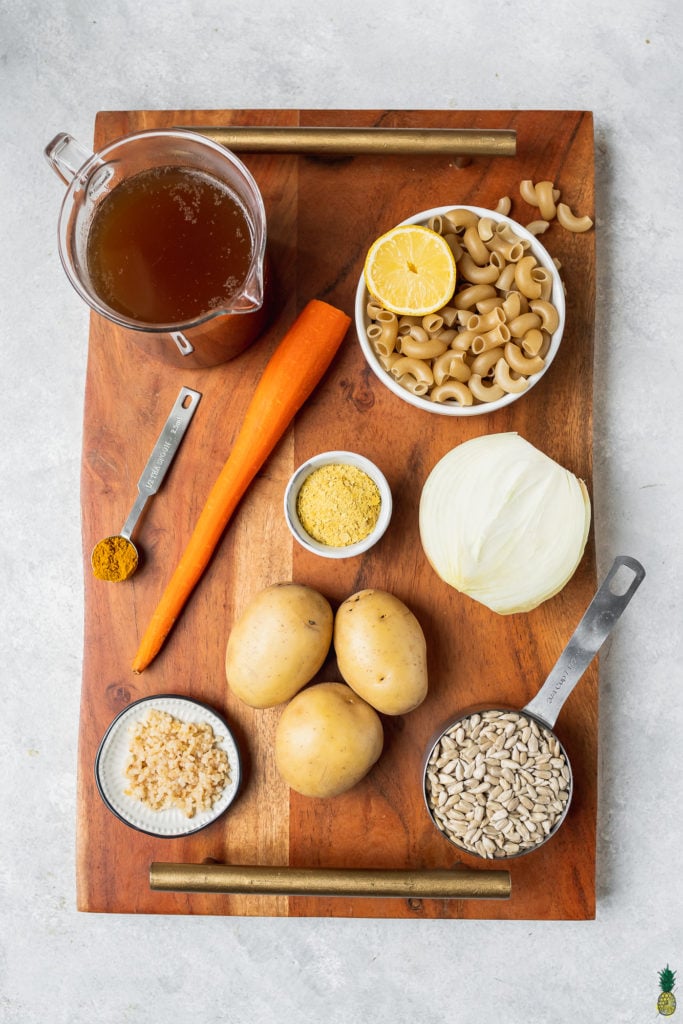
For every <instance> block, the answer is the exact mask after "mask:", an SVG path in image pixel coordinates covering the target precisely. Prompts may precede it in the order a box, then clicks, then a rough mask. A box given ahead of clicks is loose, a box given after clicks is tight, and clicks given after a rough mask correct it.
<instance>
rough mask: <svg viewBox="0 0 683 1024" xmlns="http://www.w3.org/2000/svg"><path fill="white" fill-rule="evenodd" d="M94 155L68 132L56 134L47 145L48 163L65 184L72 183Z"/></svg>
mask: <svg viewBox="0 0 683 1024" xmlns="http://www.w3.org/2000/svg"><path fill="white" fill-rule="evenodd" d="M93 155H94V154H93V153H91V151H90V150H89V149H86V148H85V146H82V145H81V144H80V142H77V141H76V139H74V137H73V136H72V135H69V134H68V133H67V132H60V133H59V135H55V137H54V139H53V140H52V142H51V143H50V144H49V145H48V146H46V147H45V156H46V157H47V161H48V163H49V164H50V166H51V167H52V170H53V171H54V172H55V174H56V175H58V177H60V178H61V179H62V181H63V182H64V184H65V185H70V184H71V182H72V181H73V179H74V178H75V177H76V174H77V173H78V171H79V170H80V168H81V167H83V165H84V164H85V163H87V162H88V160H90V159H92V157H93Z"/></svg>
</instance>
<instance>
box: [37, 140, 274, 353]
mask: <svg viewBox="0 0 683 1024" xmlns="http://www.w3.org/2000/svg"><path fill="white" fill-rule="evenodd" d="M45 156H46V157H47V160H48V162H49V163H50V165H51V167H52V168H53V170H54V171H55V173H56V174H57V175H58V176H59V177H60V178H61V179H62V181H63V182H64V183H65V184H66V185H67V186H68V187H67V192H66V195H65V197H64V200H63V202H62V207H61V212H60V217H59V227H58V239H59V254H60V258H61V261H62V265H63V266H64V269H65V271H66V274H67V276H68V278H69V280H70V282H71V284H72V285H73V287H74V288H75V289H76V291H77V292H78V294H79V295H80V296H81V298H82V299H83V300H84V301H85V302H87V303H88V305H89V306H90V307H91V308H92V309H94V310H95V311H96V312H97V313H99V314H100V315H101V316H104V317H106V318H107V319H108V320H110V321H112V322H113V323H115V324H117V325H118V326H119V327H120V328H121V329H122V330H123V331H124V332H125V334H126V336H127V337H128V338H129V340H131V341H132V342H134V343H135V344H136V345H138V346H139V348H141V349H142V350H143V351H145V352H147V353H148V354H149V355H151V356H153V357H155V358H157V359H160V360H162V361H163V362H166V363H171V364H173V365H175V366H180V367H182V368H198V367H206V366H214V365H217V364H219V363H223V362H226V361H227V360H229V359H232V358H234V357H235V356H236V355H239V353H240V352H242V351H244V349H245V348H247V347H248V346H249V345H250V344H251V343H252V342H253V341H255V340H256V338H257V337H258V336H259V335H260V334H261V333H262V332H263V330H264V329H265V327H266V325H267V322H268V318H269V312H270V310H269V304H268V302H267V301H266V300H267V289H266V281H265V274H264V259H265V252H266V214H265V208H264V205H263V199H262V197H261V193H260V191H259V188H258V186H257V184H256V182H255V180H254V178H253V177H252V175H251V173H250V172H249V171H248V169H247V168H246V167H245V166H244V164H243V163H242V162H241V161H240V160H238V159H237V157H235V156H234V155H233V154H232V153H230V152H229V151H228V150H226V149H224V148H223V147H222V146H219V145H218V144H217V143H214V142H212V141H211V140H210V139H207V138H204V137H203V136H201V135H198V134H196V133H194V132H190V131H186V130H183V129H173V130H152V131H143V132H137V133H135V134H133V135H128V136H126V137H124V138H121V139H118V140H116V141H115V142H112V143H110V144H109V145H108V146H105V147H104V148H103V149H101V150H100V151H99V152H98V153H92V152H90V151H89V150H88V149H86V148H85V147H84V146H82V145H81V144H80V143H79V142H77V141H76V140H75V139H74V138H73V137H72V136H70V135H68V134H67V133H65V132H61V133H60V134H59V135H57V136H56V137H55V138H54V139H53V140H52V142H50V144H49V145H48V146H47V147H46V149H45ZM171 171H172V172H175V173H176V174H181V175H185V181H184V184H187V182H188V181H194V183H195V184H197V183H199V182H200V181H201V182H204V183H207V182H208V183H211V185H212V186H216V188H217V189H218V191H219V192H220V193H221V194H223V193H224V195H225V197H226V199H227V196H230V198H231V201H234V203H235V204H236V206H237V208H238V210H240V211H241V213H242V214H243V218H244V221H245V222H246V225H247V227H248V232H249V234H250V239H249V243H250V253H249V257H248V266H246V268H245V269H243V271H242V273H241V276H240V277H239V279H237V280H234V281H233V280H229V281H226V283H225V289H224V291H225V294H221V295H220V296H216V298H215V300H212V301H211V303H210V304H209V305H208V307H207V308H202V309H199V310H196V311H193V313H192V315H190V316H189V317H187V318H182V319H180V320H176V319H174V318H171V319H170V320H169V319H166V320H163V322H161V321H158V320H155V321H154V322H150V320H149V319H148V318H143V319H136V317H135V315H133V314H129V313H126V312H122V309H121V308H114V307H113V306H112V305H111V304H110V301H108V300H107V299H104V298H103V297H102V294H101V291H102V289H101V288H100V290H99V291H98V289H97V288H96V287H95V283H94V280H93V270H92V261H91V260H90V259H89V254H88V246H89V241H90V239H91V232H92V228H93V223H94V222H95V220H96V217H97V215H98V213H99V212H100V211H101V210H102V206H103V204H104V203H106V202H107V200H109V199H110V197H111V196H112V195H113V194H114V192H115V190H116V189H117V188H119V186H121V185H125V186H126V190H128V189H131V188H133V187H134V186H135V182H136V181H141V180H142V177H141V176H145V175H147V176H150V175H157V176H159V174H164V173H169V172H171ZM192 176H194V177H192ZM145 180H151V179H145ZM123 194H124V193H123V192H118V193H117V201H119V197H121V196H122V195H123ZM154 202H158V196H157V197H155V199H154ZM196 208H197V207H196ZM109 209H111V205H110V206H109ZM209 216H210V213H209V212H207V209H206V208H204V207H202V208H201V209H200V213H199V217H200V218H201V220H200V222H199V224H198V226H197V230H206V232H207V233H208V235H210V233H211V231H212V230H213V228H212V226H211V225H210V224H209V223H208V218H209ZM160 223H161V224H162V225H163V223H164V221H161V222H160ZM141 230H144V229H142V228H141ZM178 237H179V236H178ZM143 241H144V242H145V244H147V245H148V244H149V237H147V238H146V239H144V240H143V239H141V244H142V242H143ZM176 242H177V239H176ZM212 244H213V243H212ZM172 245H173V242H171V248H170V251H171V253H172V256H173V258H177V259H178V260H182V259H183V258H184V253H183V249H182V245H181V244H180V243H179V242H177V249H173V248H172ZM132 250H134V251H132ZM112 252H113V250H112ZM133 257H134V258H135V259H136V260H138V261H140V263H139V266H140V272H139V275H138V276H139V281H140V282H142V281H143V280H144V281H146V280H147V279H148V278H149V281H150V287H153V284H152V283H151V282H152V280H153V277H152V270H153V268H152V266H151V262H150V260H151V257H148V263H147V264H145V262H144V257H143V256H142V255H141V253H140V252H139V251H138V247H137V246H136V245H135V244H133V246H128V248H126V249H125V250H122V252H121V253H118V252H117V253H116V259H119V260H122V259H124V258H125V259H126V260H127V259H129V258H133ZM164 258H165V259H166V258H168V255H165V256H164ZM120 266H122V263H120ZM116 272H117V271H116V270H115V271H114V273H116ZM121 272H122V271H121V270H120V269H119V271H118V273H121Z"/></svg>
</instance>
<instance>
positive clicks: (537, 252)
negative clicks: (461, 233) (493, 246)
mask: <svg viewBox="0 0 683 1024" xmlns="http://www.w3.org/2000/svg"><path fill="white" fill-rule="evenodd" d="M455 209H459V210H470V211H472V213H475V214H477V216H479V217H491V218H492V220H496V221H502V222H504V223H507V224H509V225H510V227H511V228H512V230H513V231H514V232H515V234H517V235H518V236H519V237H520V238H523V239H525V240H526V241H527V242H528V243H529V248H530V251H531V253H533V255H534V256H535V257H536V259H537V260H538V262H539V263H540V264H541V266H542V267H544V268H545V269H546V270H548V271H549V273H550V274H552V278H553V288H552V294H551V297H550V298H551V302H552V303H553V305H554V306H555V308H556V310H557V312H558V314H559V318H560V322H559V326H558V328H557V330H556V331H555V333H554V334H553V336H552V340H551V344H550V349H549V351H548V353H547V355H546V357H545V366H544V368H543V369H542V370H541V371H540V373H536V374H534V375H533V376H530V377H529V378H528V380H529V385H528V387H527V388H526V389H525V390H524V391H522V392H520V393H518V394H507V395H505V396H504V397H503V398H499V399H498V400H497V401H495V402H482V403H480V404H478V405H465V406H459V405H451V404H445V403H442V402H432V401H430V400H429V399H428V398H422V397H421V396H419V395H413V394H412V393H411V392H410V391H407V390H406V389H405V388H404V387H402V386H401V385H400V384H399V383H398V381H397V380H395V379H394V378H393V377H392V376H391V374H390V373H388V372H387V371H386V370H385V369H384V367H383V366H382V364H381V363H380V361H379V359H378V358H377V355H376V354H375V351H374V350H373V348H372V346H371V344H370V342H369V341H368V337H367V328H368V326H369V324H370V320H369V318H368V315H367V312H366V307H367V303H368V299H369V295H368V291H367V288H366V287H365V280H364V278H363V275H362V274H361V276H360V280H359V282H358V287H357V289H356V303H355V319H356V331H357V333H358V340H359V342H360V346H361V349H362V350H363V355H364V356H365V358H366V359H367V361H368V364H369V366H370V368H371V369H372V370H373V371H374V372H375V374H376V375H377V377H378V378H379V379H380V380H381V381H382V383H383V384H384V385H385V386H386V387H388V388H389V390H390V391H393V393H394V394H395V395H397V396H398V397H399V398H401V399H402V400H403V401H404V402H408V403H409V405H414V406H415V407H416V408H418V409H424V410H425V411H426V412H431V413H437V414H438V415H440V416H482V415H484V414H485V413H490V412H495V411H496V410H497V409H503V408H504V407H505V406H507V405H510V404H511V403H512V402H516V401H517V399H519V398H522V397H523V396H524V395H526V394H528V392H529V391H530V390H531V388H532V387H534V385H536V384H538V382H539V380H540V379H541V378H542V377H543V375H544V374H545V373H546V371H547V370H548V367H549V366H550V365H551V363H552V361H553V359H554V358H555V356H556V355H557V352H558V349H559V347H560V342H561V341H562V334H563V332H564V325H565V317H566V306H565V298H564V288H563V285H562V280H561V278H560V275H559V273H558V270H557V267H556V266H555V264H554V263H553V261H552V258H551V257H550V255H549V253H548V251H547V249H546V248H545V247H544V246H543V245H542V244H541V242H540V241H539V239H538V238H537V237H536V236H535V235H532V234H531V232H530V231H527V230H526V228H524V227H522V225H521V224H518V223H517V222H516V221H514V220H512V219H511V218H510V217H506V216H504V215H503V214H502V213H496V212H495V211H493V210H485V209H483V208H482V207H480V206H456V205H455V204H453V205H451V206H437V207H434V208H433V209H431V210H423V211H422V212H421V213H416V214H415V215H414V216H413V217H408V218H407V219H406V220H404V221H401V223H402V224H425V225H426V224H427V222H428V221H429V220H430V218H432V217H436V216H438V215H443V214H445V213H448V212H449V210H455Z"/></svg>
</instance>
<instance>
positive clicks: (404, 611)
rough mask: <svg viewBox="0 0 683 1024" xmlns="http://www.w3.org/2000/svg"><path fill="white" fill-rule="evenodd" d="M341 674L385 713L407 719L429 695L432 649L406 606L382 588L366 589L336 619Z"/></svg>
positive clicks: (369, 702) (347, 601)
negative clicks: (428, 679) (406, 716)
mask: <svg viewBox="0 0 683 1024" xmlns="http://www.w3.org/2000/svg"><path fill="white" fill-rule="evenodd" d="M334 647H335V651H336V653H337V664H338V665H339V671H340V672H341V674H342V676H343V677H344V679H345V680H346V682H347V683H348V684H349V686H350V687H352V689H354V690H355V691H356V693H357V694H358V695H359V696H360V697H362V698H363V700H366V701H367V702H368V704H372V706H373V708H376V709H377V711H381V712H382V714H385V715H404V714H406V713H407V712H408V711H412V710H413V708H416V707H417V706H418V705H419V704H421V703H422V701H423V700H424V699H425V697H426V696H427V645H426V643H425V638H424V633H423V632H422V628H421V626H420V623H419V622H418V621H417V619H416V618H415V616H414V615H413V613H412V612H411V610H410V609H409V608H407V607H406V605H405V604H404V603H403V602H402V601H400V600H399V599H398V598H397V597H395V596H394V595H393V594H388V593H386V592H385V591H382V590H361V591H359V593H357V594H353V595H352V596H351V597H349V598H347V599H346V601H344V603H343V604H342V605H341V606H340V607H339V610H338V611H337V614H336V617H335V620H334Z"/></svg>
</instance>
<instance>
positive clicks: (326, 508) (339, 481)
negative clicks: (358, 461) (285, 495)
mask: <svg viewBox="0 0 683 1024" xmlns="http://www.w3.org/2000/svg"><path fill="white" fill-rule="evenodd" d="M381 504H382V499H381V497H380V493H379V488H378V487H377V484H376V483H375V481H374V480H372V479H371V477H369V476H368V474H367V473H365V472H363V470H362V469H358V467H357V466H349V465H346V464H341V463H333V464H331V465H328V466H320V467H319V468H318V469H314V470H313V472H312V473H311V474H310V476H308V477H306V479H305V480H304V482H303V484H302V485H301V489H300V490H299V494H298V497H297V502H296V511H297V515H298V516H299V520H300V522H301V525H302V526H303V528H304V530H305V531H306V533H307V534H308V535H309V536H310V537H312V538H313V539H314V540H317V541H318V542H319V543H320V544H326V545H327V546H328V547H335V548H341V547H348V546H349V545H350V544H357V543H358V542H359V541H361V540H364V539H365V538H366V537H367V536H368V534H370V533H372V531H373V530H374V528H375V526H376V524H377V520H378V518H379V513H380V507H381Z"/></svg>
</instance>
